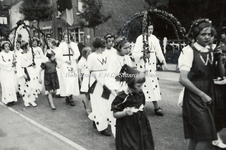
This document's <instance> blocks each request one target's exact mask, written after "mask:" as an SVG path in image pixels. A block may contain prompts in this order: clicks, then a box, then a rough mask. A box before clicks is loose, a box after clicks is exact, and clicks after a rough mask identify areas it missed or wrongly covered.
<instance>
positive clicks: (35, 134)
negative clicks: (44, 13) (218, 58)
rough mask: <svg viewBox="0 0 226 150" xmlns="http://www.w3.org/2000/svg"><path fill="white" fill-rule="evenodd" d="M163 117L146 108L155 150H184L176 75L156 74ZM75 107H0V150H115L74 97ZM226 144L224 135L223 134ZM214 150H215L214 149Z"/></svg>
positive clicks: (41, 102) (60, 102)
mask: <svg viewBox="0 0 226 150" xmlns="http://www.w3.org/2000/svg"><path fill="white" fill-rule="evenodd" d="M158 76H159V78H160V80H159V83H160V87H161V92H162V99H163V100H162V101H160V102H159V105H160V106H161V107H162V109H163V111H164V113H165V115H164V116H163V117H159V116H156V115H154V112H153V105H152V103H147V104H146V108H145V109H146V112H147V115H148V118H149V121H150V123H151V128H152V132H153V136H154V141H155V147H156V150H185V147H186V141H185V140H184V134H183V124H182V113H181V110H182V108H181V107H179V106H178V105H177V100H178V96H179V93H180V92H181V89H182V86H181V85H180V84H179V82H178V79H179V73H176V72H158ZM0 96H1V94H0ZM74 99H75V101H76V106H74V107H72V106H70V105H68V104H66V103H65V100H64V98H54V103H55V106H56V108H57V109H56V110H55V111H54V110H51V108H50V107H49V104H48V102H47V99H46V97H45V95H44V94H42V95H40V96H39V98H38V100H37V101H36V102H37V104H38V106H37V107H28V108H24V105H23V101H22V99H21V98H19V99H18V102H17V103H16V104H15V105H14V106H12V107H6V106H4V104H2V103H1V105H0V110H1V113H0V150H115V145H114V138H113V136H111V137H105V136H103V135H101V134H100V133H98V132H97V131H96V130H95V129H94V128H93V126H92V122H91V121H90V120H89V119H88V118H87V115H86V113H85V110H84V107H83V104H82V99H83V95H81V96H78V97H74ZM221 134H222V138H223V140H226V131H223V132H222V133H221ZM213 149H214V148H213Z"/></svg>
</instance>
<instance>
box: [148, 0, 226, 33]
mask: <svg viewBox="0 0 226 150" xmlns="http://www.w3.org/2000/svg"><path fill="white" fill-rule="evenodd" d="M223 1H225V0H217V1H216V0H186V1H185V0H145V2H147V3H148V4H149V5H150V8H158V9H162V10H165V11H167V12H169V13H172V14H173V15H174V16H175V17H176V18H177V19H178V20H179V21H180V22H181V24H182V26H184V27H185V28H186V30H189V27H190V25H191V23H192V21H194V20H196V19H199V18H209V19H210V20H212V22H213V25H214V26H215V27H216V28H217V29H218V30H219V27H220V24H221V22H222V23H223V24H224V25H226V17H225V16H224V17H221V16H222V13H223V11H222V10H224V9H226V6H225V5H223Z"/></svg>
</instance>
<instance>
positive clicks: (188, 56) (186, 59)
mask: <svg viewBox="0 0 226 150" xmlns="http://www.w3.org/2000/svg"><path fill="white" fill-rule="evenodd" d="M193 46H194V47H195V48H196V49H197V50H198V51H200V52H208V51H209V50H208V48H210V47H209V46H208V45H207V46H206V47H203V46H201V45H199V44H198V43H197V42H195V43H194V45H193ZM193 59H194V53H193V49H192V48H191V47H190V46H189V45H187V46H186V47H184V48H183V50H182V52H181V54H180V57H179V59H178V67H179V69H180V71H181V70H184V71H190V70H191V67H192V62H193Z"/></svg>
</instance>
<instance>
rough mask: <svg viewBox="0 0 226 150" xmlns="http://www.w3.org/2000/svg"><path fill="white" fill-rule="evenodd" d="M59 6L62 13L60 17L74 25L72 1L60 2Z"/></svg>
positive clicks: (62, 0)
mask: <svg viewBox="0 0 226 150" xmlns="http://www.w3.org/2000/svg"><path fill="white" fill-rule="evenodd" d="M57 6H58V11H59V12H60V13H61V14H60V16H59V17H60V18H61V19H63V20H65V21H66V22H67V23H68V24H69V25H70V26H71V25H72V24H73V23H74V16H73V9H72V2H71V0H58V1H57Z"/></svg>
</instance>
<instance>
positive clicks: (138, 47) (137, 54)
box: [132, 36, 143, 62]
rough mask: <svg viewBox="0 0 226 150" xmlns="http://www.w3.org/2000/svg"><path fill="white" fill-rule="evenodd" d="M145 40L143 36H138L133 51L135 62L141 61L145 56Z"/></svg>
mask: <svg viewBox="0 0 226 150" xmlns="http://www.w3.org/2000/svg"><path fill="white" fill-rule="evenodd" d="M142 50H143V41H142V36H138V38H137V39H136V43H135V46H134V49H133V51H132V57H133V58H134V59H135V62H139V61H140V60H141V59H142V57H143V52H142Z"/></svg>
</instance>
